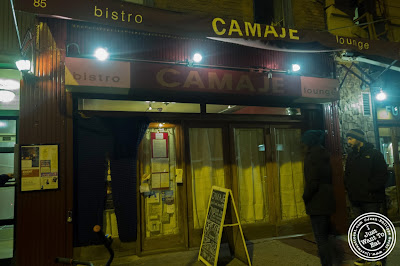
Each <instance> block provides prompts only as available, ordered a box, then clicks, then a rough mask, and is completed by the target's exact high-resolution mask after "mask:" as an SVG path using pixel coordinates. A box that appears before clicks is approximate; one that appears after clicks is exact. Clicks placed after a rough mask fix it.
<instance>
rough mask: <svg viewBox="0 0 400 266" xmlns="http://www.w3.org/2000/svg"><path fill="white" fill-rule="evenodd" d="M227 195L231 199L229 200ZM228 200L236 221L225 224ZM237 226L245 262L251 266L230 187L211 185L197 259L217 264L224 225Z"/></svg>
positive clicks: (209, 264)
mask: <svg viewBox="0 0 400 266" xmlns="http://www.w3.org/2000/svg"><path fill="white" fill-rule="evenodd" d="M229 197H230V198H231V200H230V201H229ZM228 202H231V203H232V205H233V209H234V212H235V216H236V222H235V223H232V224H225V216H226V210H227V207H228ZM231 226H232V227H233V226H238V227H239V231H240V235H241V237H242V242H243V246H244V251H245V253H246V256H247V263H248V265H249V266H251V261H250V257H249V252H248V251H247V247H246V241H245V240H244V236H243V230H242V226H241V225H240V220H239V215H238V212H237V210H236V206H235V201H234V199H233V195H232V191H231V190H230V189H226V188H221V187H217V186H213V187H212V190H211V195H210V199H209V202H208V211H207V217H206V221H205V223H204V230H203V236H202V239H201V245H200V251H199V258H198V259H199V260H200V261H202V262H203V263H204V264H206V265H208V266H212V265H217V262H218V254H219V248H220V245H221V238H222V231H223V229H224V228H225V227H231Z"/></svg>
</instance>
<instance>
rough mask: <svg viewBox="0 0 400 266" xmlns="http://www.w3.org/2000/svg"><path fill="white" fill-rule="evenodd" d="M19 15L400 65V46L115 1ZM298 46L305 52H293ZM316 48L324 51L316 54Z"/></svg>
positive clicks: (60, 3)
mask: <svg viewBox="0 0 400 266" xmlns="http://www.w3.org/2000/svg"><path fill="white" fill-rule="evenodd" d="M15 8H16V9H17V10H21V11H25V12H30V13H36V14H40V15H46V16H52V17H58V18H64V19H74V20H83V21H89V22H95V23H101V24H107V25H111V26H115V27H123V28H129V29H134V30H138V31H146V32H154V33H163V34H170V35H179V36H185V37H190V38H213V39H214V40H220V41H221V40H222V41H226V42H234V43H238V44H241V45H246V46H251V47H256V48H262V49H273V50H274V49H278V48H279V49H281V50H284V51H297V52H299V51H303V52H329V51H335V50H350V51H357V52H360V53H364V54H371V55H379V56H383V57H387V58H391V59H397V60H400V43H396V42H385V41H376V40H368V39H361V38H353V37H343V36H338V35H332V34H330V33H328V32H316V31H308V30H296V29H289V28H280V27H274V26H271V25H262V24H257V23H252V22H247V21H241V20H239V19H227V18H222V17H212V16H209V15H208V14H205V15H201V14H190V13H179V12H172V11H167V10H162V9H157V8H151V7H146V6H143V5H137V4H132V3H126V2H117V1H112V0H95V1H93V0H69V1H64V0H52V1H34V3H33V4H32V0H16V1H15ZM296 44H297V45H299V46H301V47H303V48H301V49H299V48H298V47H297V48H296V47H293V46H295V45H296ZM316 44H318V45H319V47H318V48H317V49H315V46H316Z"/></svg>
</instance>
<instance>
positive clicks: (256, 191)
mask: <svg viewBox="0 0 400 266" xmlns="http://www.w3.org/2000/svg"><path fill="white" fill-rule="evenodd" d="M235 147H236V162H237V174H238V179H239V180H238V183H239V216H240V220H241V222H242V223H255V222H266V221H268V220H269V213H268V208H267V195H266V184H265V180H266V166H265V154H264V153H265V148H264V147H265V146H264V131H263V129H235Z"/></svg>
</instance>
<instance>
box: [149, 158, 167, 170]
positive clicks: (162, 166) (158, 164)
mask: <svg viewBox="0 0 400 266" xmlns="http://www.w3.org/2000/svg"><path fill="white" fill-rule="evenodd" d="M151 172H152V173H160V172H169V158H154V159H151Z"/></svg>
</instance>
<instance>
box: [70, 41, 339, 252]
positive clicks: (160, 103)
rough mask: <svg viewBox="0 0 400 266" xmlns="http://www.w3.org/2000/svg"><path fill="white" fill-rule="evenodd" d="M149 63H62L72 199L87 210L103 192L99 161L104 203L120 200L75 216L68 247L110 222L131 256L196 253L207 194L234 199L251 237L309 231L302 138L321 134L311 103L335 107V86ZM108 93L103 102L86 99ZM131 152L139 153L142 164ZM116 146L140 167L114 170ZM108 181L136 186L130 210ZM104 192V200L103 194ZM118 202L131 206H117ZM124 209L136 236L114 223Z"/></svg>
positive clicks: (318, 113)
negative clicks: (70, 124) (133, 245)
mask: <svg viewBox="0 0 400 266" xmlns="http://www.w3.org/2000/svg"><path fill="white" fill-rule="evenodd" d="M164 41H168V40H164ZM227 46H228V45H224V47H227ZM149 61H150V60H147V61H146V62H141V61H140V60H132V62H122V61H110V62H99V61H97V60H94V59H83V58H76V57H67V58H66V60H65V62H66V64H65V65H66V83H65V84H66V88H67V90H68V91H71V92H72V94H73V95H74V101H76V104H75V106H76V110H75V113H76V114H79V115H78V116H77V117H76V119H75V120H74V130H75V132H76V135H75V137H74V138H75V144H74V147H76V153H74V157H75V158H77V166H76V168H77V175H76V176H75V180H74V182H75V183H76V184H77V186H76V188H77V189H76V191H75V192H76V197H77V199H76V201H77V202H86V200H88V199H89V198H92V197H93V196H92V195H91V193H94V190H93V187H92V184H93V183H96V182H97V183H100V184H103V183H104V178H99V176H101V175H102V173H104V172H105V168H104V167H103V169H99V168H98V165H100V164H101V163H103V164H104V162H105V161H108V163H107V164H104V165H107V167H109V172H108V174H109V176H108V182H109V184H110V188H109V189H108V196H109V198H111V197H114V194H115V193H117V196H118V197H119V199H115V198H114V201H113V203H115V204H113V203H111V204H110V206H112V205H114V206H113V207H110V209H108V210H104V212H105V215H104V216H103V215H99V213H98V212H99V211H100V214H102V213H103V209H101V210H97V213H96V211H95V212H92V214H93V216H92V217H90V216H88V214H89V213H90V210H88V209H86V208H85V206H81V205H77V206H76V211H77V214H78V222H77V224H76V229H77V230H76V231H75V240H76V241H77V242H76V243H75V244H76V245H77V246H82V245H88V243H90V241H89V240H90V239H84V238H82V236H83V235H80V234H79V232H81V231H82V230H84V228H85V227H86V228H87V227H88V226H90V224H93V223H103V221H105V222H104V223H105V224H104V226H105V228H106V232H107V233H111V234H114V235H115V236H116V237H118V236H119V237H120V238H121V239H122V240H127V241H136V242H137V243H139V244H140V246H139V247H138V250H137V251H138V252H146V251H154V250H157V249H166V248H168V249H171V248H183V247H193V246H199V244H200V240H201V234H202V228H203V226H204V220H205V215H206V209H207V204H208V198H209V195H210V191H211V187H212V186H213V185H217V186H221V187H226V188H230V189H232V190H233V191H234V197H235V199H236V201H237V202H236V204H237V206H238V209H239V217H240V219H241V222H242V224H243V226H244V230H245V231H244V233H245V236H246V237H247V238H248V239H256V238H261V237H271V236H281V235H289V234H295V233H301V232H308V231H310V230H311V229H310V227H309V223H308V217H307V216H306V214H305V209H304V204H303V201H302V198H301V195H302V190H303V174H302V171H303V164H302V153H301V147H300V136H301V133H302V131H304V130H307V129H309V128H323V127H324V125H323V117H322V115H321V114H322V111H323V107H322V105H321V104H315V103H316V102H330V101H334V100H336V99H337V96H338V95H337V91H336V87H337V85H338V84H337V81H336V80H333V79H328V78H325V79H324V78H312V77H303V76H299V75H288V74H283V73H272V76H268V74H265V73H259V72H255V71H251V69H249V70H248V69H242V70H241V71H238V70H229V69H226V67H225V68H222V67H217V66H214V67H213V68H210V67H196V66H187V65H177V64H174V63H168V62H164V63H155V62H149ZM98 77H102V80H103V81H102V82H103V83H104V84H100V82H101V81H99V80H98V79H99V78H98ZM107 77H108V78H107ZM116 81H118V82H116ZM116 83H117V84H116ZM106 84H111V85H110V86H107V85H106ZM121 87H122V88H121ZM105 90H108V91H109V93H110V95H108V96H107V95H104V94H103V95H101V94H99V93H91V92H94V91H102V92H105ZM110 98H111V99H110ZM251 103H253V104H254V106H249V104H251ZM305 103H307V104H305ZM144 118H147V120H146V119H144ZM135 124H136V125H135ZM147 126H149V128H148V129H147V130H145V128H146V127H147ZM135 128H137V129H138V130H139V131H140V133H139V134H135V133H134V132H133V131H134V130H135ZM129 130H132V132H129ZM96 131H97V132H96ZM124 131H126V132H124ZM134 137H136V138H137V139H135V138H134ZM135 143H136V144H137V143H140V145H139V147H138V151H137V154H135V153H136V152H135V150H136V149H137V147H136V146H135ZM99 145H100V146H99ZM115 145H125V146H127V147H131V149H132V150H131V151H130V152H129V151H125V152H127V155H125V156H128V157H129V160H128V161H125V163H127V164H129V163H130V164H132V162H131V161H130V160H134V158H137V161H138V165H137V169H135V168H129V167H128V166H127V165H121V161H120V160H123V158H120V156H124V155H118V154H116V153H118V151H116V150H115V149H116V147H115ZM119 152H123V151H119ZM86 153H87V154H86ZM95 154H97V155H98V157H96V158H97V159H98V160H100V162H98V163H95V162H94V159H93V158H94V157H93V156H94V155H95ZM107 156H109V157H107ZM115 157H118V158H119V159H118V160H114V159H113V158H115ZM80 158H82V159H80ZM85 158H86V160H87V159H90V163H88V162H87V161H85ZM117 165H118V166H117ZM91 167H92V168H91ZM121 167H122V168H124V167H128V168H126V171H121V170H120V169H121ZM135 170H136V173H135V172H134V171H135ZM114 173H115V174H116V175H118V174H121V175H127V174H128V173H129V175H130V176H131V178H135V182H133V183H131V185H133V186H132V187H131V191H127V193H128V194H129V195H132V194H135V193H136V192H137V193H138V194H137V197H136V198H135V197H133V198H132V197H131V200H132V201H131V202H128V201H127V198H128V195H125V196H122V194H119V193H122V191H116V190H118V189H119V188H118V187H117V188H114V186H115V184H117V182H118V183H119V182H120V181H117V182H116V181H115V180H116V179H117V178H121V177H118V176H115V175H114ZM88 180H92V181H90V182H88ZM126 181H128V180H126ZM119 185H120V186H122V187H124V188H126V187H127V186H128V185H129V184H128V183H127V184H125V185H123V184H119ZM84 187H85V189H84ZM99 187H100V188H102V187H104V186H99ZM111 191H112V192H111ZM99 192H100V193H98V194H97V195H98V197H99V201H101V200H102V199H104V197H105V194H101V192H104V190H100V191H99ZM111 195H112V196H111ZM120 201H124V203H121V204H126V206H124V207H122V206H117V205H118V203H119V202H120ZM111 202H112V201H111ZM136 206H137V208H136ZM118 207H120V208H121V210H118ZM113 208H115V209H113ZM123 211H127V212H129V214H126V215H127V216H129V215H131V217H130V219H132V220H131V222H130V223H128V224H130V225H129V227H132V226H131V224H138V225H139V226H138V228H137V230H136V229H134V230H132V228H124V227H123V226H121V225H120V224H119V223H117V221H121V219H122V218H121V217H124V216H123V215H124V214H123V213H122V212H123ZM135 212H136V213H135ZM81 213H85V216H82V215H80V214H81ZM118 215H120V216H121V217H118ZM99 217H100V218H101V219H100V220H99ZM104 217H106V218H105V219H104ZM117 224H118V225H117ZM136 235H137V236H138V239H136Z"/></svg>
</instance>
